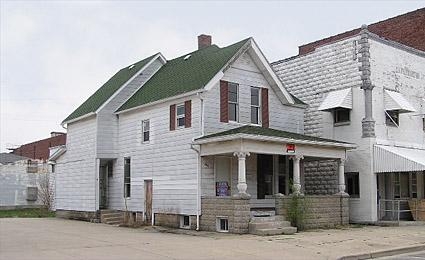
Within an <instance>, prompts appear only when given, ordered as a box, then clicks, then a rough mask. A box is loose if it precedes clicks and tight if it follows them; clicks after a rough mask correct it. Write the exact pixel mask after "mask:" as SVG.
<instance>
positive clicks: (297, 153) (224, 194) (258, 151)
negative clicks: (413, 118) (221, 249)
mask: <svg viewBox="0 0 425 260" xmlns="http://www.w3.org/2000/svg"><path fill="white" fill-rule="evenodd" d="M196 144H199V145H200V155H201V196H202V197H201V205H202V217H201V219H205V212H204V204H205V203H206V204H211V203H210V202H211V201H214V203H215V204H216V205H218V207H219V208H218V209H215V212H214V213H213V214H211V213H210V211H211V210H213V209H214V207H210V208H207V211H208V212H207V215H208V221H210V223H211V225H212V224H214V217H215V218H226V217H228V216H229V215H233V216H234V215H235V214H236V215H240V214H239V213H237V212H236V213H235V212H234V211H232V210H231V209H230V208H226V207H223V208H226V210H223V211H221V210H220V207H221V206H220V205H221V200H223V201H229V199H231V200H233V201H234V200H236V199H239V200H244V202H242V203H239V204H243V205H244V206H243V207H244V213H243V214H245V215H244V217H243V220H241V221H242V222H243V221H246V224H248V222H249V219H250V218H254V217H258V216H272V215H275V214H278V215H286V210H285V207H286V206H283V205H287V202H288V198H291V196H290V195H297V196H302V197H303V198H304V199H307V198H308V200H309V201H311V202H312V203H314V204H316V205H322V206H320V207H315V205H311V206H309V207H310V208H311V209H314V211H315V214H316V216H315V217H317V216H319V215H320V216H319V217H321V218H322V219H321V221H319V222H320V223H319V222H317V224H318V225H319V226H320V225H327V224H329V221H331V222H332V223H333V221H334V220H335V221H336V222H338V223H339V224H341V223H342V222H344V223H345V222H347V223H348V213H344V214H339V215H338V216H335V218H334V216H325V215H324V214H322V213H326V212H328V211H329V210H331V212H332V211H333V207H335V208H337V209H338V211H339V212H341V209H344V210H343V211H344V212H348V199H346V200H347V202H346V203H345V202H344V201H343V200H341V199H340V198H341V197H343V198H348V195H347V194H346V193H345V178H344V162H345V156H346V154H345V153H346V149H352V148H354V146H353V145H352V144H348V143H342V142H337V141H333V140H327V139H321V138H315V137H310V136H305V135H300V134H294V133H287V132H283V131H279V130H274V129H264V128H260V127H253V126H245V127H242V128H239V129H233V130H229V131H226V132H223V133H221V134H220V135H217V134H216V135H212V136H206V137H203V138H201V139H198V140H196ZM306 184H308V185H306ZM318 187H320V189H318ZM318 190H320V192H318ZM333 198H336V199H333ZM320 201H323V203H320ZM204 202H205V203H204ZM236 208H237V207H236ZM331 208H332V209H331ZM323 218H327V219H323ZM331 218H334V219H331ZM342 218H344V220H343V221H341V219H342ZM246 219H248V220H246ZM335 225H337V224H335ZM201 226H202V223H201ZM310 226H311V227H318V226H314V223H313V224H312V225H310ZM213 228H214V227H210V228H207V229H209V230H212V229H213ZM238 230H239V231H241V230H243V228H239V229H238Z"/></svg>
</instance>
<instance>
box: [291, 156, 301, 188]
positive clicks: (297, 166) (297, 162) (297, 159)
mask: <svg viewBox="0 0 425 260" xmlns="http://www.w3.org/2000/svg"><path fill="white" fill-rule="evenodd" d="M290 158H291V159H292V161H293V162H294V177H293V179H294V180H293V182H294V185H293V187H292V189H293V190H292V193H293V194H301V169H300V160H301V159H304V156H302V155H299V154H298V155H294V156H291V157H290Z"/></svg>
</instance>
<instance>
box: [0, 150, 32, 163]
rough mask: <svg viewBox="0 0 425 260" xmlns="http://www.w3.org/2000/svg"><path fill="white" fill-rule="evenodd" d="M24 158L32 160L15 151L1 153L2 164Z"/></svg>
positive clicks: (0, 161)
mask: <svg viewBox="0 0 425 260" xmlns="http://www.w3.org/2000/svg"><path fill="white" fill-rule="evenodd" d="M22 160H30V158H28V157H24V156H20V155H16V154H13V153H0V164H8V163H14V162H16V161H22Z"/></svg>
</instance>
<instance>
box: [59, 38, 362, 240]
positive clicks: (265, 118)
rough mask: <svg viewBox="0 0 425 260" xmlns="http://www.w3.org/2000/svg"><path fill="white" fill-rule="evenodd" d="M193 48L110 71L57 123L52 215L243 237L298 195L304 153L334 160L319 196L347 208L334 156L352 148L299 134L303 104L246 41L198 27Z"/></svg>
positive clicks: (312, 157) (311, 157)
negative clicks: (118, 215) (62, 129)
mask: <svg viewBox="0 0 425 260" xmlns="http://www.w3.org/2000/svg"><path fill="white" fill-rule="evenodd" d="M198 46H199V49H198V50H196V51H194V52H191V53H188V54H185V55H183V56H181V57H178V58H175V59H172V60H167V59H166V58H164V57H163V55H162V54H161V53H158V54H155V55H152V56H150V57H148V58H146V59H144V60H141V61H139V62H137V63H134V64H132V65H130V66H128V67H125V68H123V69H121V70H120V71H118V72H117V73H116V74H115V75H114V76H113V77H112V78H111V79H109V80H108V81H107V82H106V83H105V84H104V85H103V86H102V87H101V88H99V89H98V90H97V91H96V92H95V93H94V94H93V95H92V96H90V97H89V98H88V99H87V100H86V101H85V102H84V103H83V104H82V105H81V106H79V107H78V108H77V109H76V110H75V111H74V112H72V114H70V115H69V116H68V117H67V118H66V119H65V120H64V121H63V125H66V128H67V132H68V133H67V134H68V136H67V144H66V148H64V151H63V152H62V153H61V155H60V156H58V157H57V158H55V163H56V173H57V177H56V185H57V189H56V191H57V193H56V208H57V214H58V216H64V217H70V218H84V219H98V218H102V216H100V215H102V214H111V212H113V211H120V212H123V211H127V212H131V216H132V217H135V219H136V220H137V221H139V220H143V221H146V222H148V223H153V224H157V225H169V226H174V227H183V228H192V229H198V230H217V231H230V232H235V233H247V232H248V227H249V223H250V221H251V223H252V222H255V221H253V220H255V219H254V218H255V217H256V216H258V215H261V216H263V217H267V216H268V217H269V218H270V219H269V220H270V221H281V220H282V219H283V218H281V217H278V216H273V215H275V214H284V213H282V212H284V210H283V211H279V210H278V209H277V205H281V204H279V200H284V198H285V197H286V196H285V195H289V194H290V193H296V194H303V193H304V192H305V187H304V177H303V175H304V168H303V164H304V161H309V160H314V161H318V160H319V161H320V160H326V161H328V160H333V161H336V162H338V163H339V166H338V167H337V168H336V169H335V171H334V174H335V177H336V180H337V181H334V182H330V184H329V185H331V186H332V188H333V190H334V191H335V192H334V193H335V194H336V195H334V194H331V195H329V194H328V195H329V196H323V199H324V200H326V201H325V203H324V204H326V205H328V206H329V205H330V204H332V203H334V204H335V205H334V206H335V207H336V208H337V209H338V212H340V211H341V212H343V211H344V210H348V208H347V207H346V206H347V205H346V204H348V202H347V203H346V204H344V200H345V198H346V194H345V193H344V190H345V185H344V178H343V177H344V175H343V174H344V163H343V162H344V160H345V158H346V150H347V149H352V148H354V145H352V144H349V143H345V142H338V141H334V140H329V139H323V138H317V137H311V136H306V135H304V110H305V108H306V105H305V104H304V103H303V102H301V101H300V100H298V99H297V98H295V97H294V96H293V95H291V94H289V93H288V91H287V90H286V89H285V87H284V86H283V84H282V82H281V81H280V80H279V78H278V77H277V76H276V74H275V73H274V71H273V69H272V68H271V67H270V65H269V63H268V61H267V59H266V58H265V57H264V55H263V53H262V52H261V50H260V48H259V47H258V45H257V44H256V43H255V41H254V39H252V38H248V39H245V40H242V41H240V42H237V43H235V44H232V45H229V46H227V47H223V48H220V47H218V46H216V45H211V37H210V36H208V35H200V36H199V37H198ZM65 149H66V150H65ZM277 194H278V195H279V196H275V195H277ZM317 197H318V201H319V202H320V199H321V198H320V196H317ZM330 201H331V202H330ZM319 204H320V203H318V205H319ZM322 204H323V203H322ZM342 204H344V205H342ZM340 209H341V210H340ZM102 210H104V211H102ZM324 212H328V211H326V210H324ZM347 214H348V213H347ZM347 218H348V215H346V214H345V215H344V214H343V216H342V215H341V216H339V217H334V218H333V219H331V220H329V221H327V220H323V222H322V223H321V224H326V223H328V224H329V223H331V222H332V221H335V224H341V223H340V221H341V219H347ZM104 219H106V217H105V218H104ZM337 222H338V223H337ZM282 225H284V224H283V223H282ZM258 228H259V227H258ZM259 229H260V228H259Z"/></svg>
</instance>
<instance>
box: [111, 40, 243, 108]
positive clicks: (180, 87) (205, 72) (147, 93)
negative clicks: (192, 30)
mask: <svg viewBox="0 0 425 260" xmlns="http://www.w3.org/2000/svg"><path fill="white" fill-rule="evenodd" d="M249 39H250V38H247V39H245V40H242V41H240V42H237V43H235V44H232V45H230V46H227V47H224V48H219V47H218V46H217V45H211V46H209V47H206V48H203V49H200V50H197V51H194V52H192V53H189V54H186V55H183V56H181V57H178V58H175V59H173V60H170V61H167V63H166V64H165V65H164V66H162V67H161V68H160V69H159V71H158V72H157V73H155V75H153V76H152V78H150V79H149V80H148V81H147V82H146V83H145V84H144V85H143V87H142V88H140V89H139V90H138V91H137V92H136V93H135V94H134V95H133V96H132V97H131V98H130V99H129V100H127V102H126V103H124V104H123V105H122V106H121V107H120V108H119V109H118V110H117V111H123V110H127V109H130V108H133V107H137V106H140V105H144V104H148V103H151V102H154V101H158V100H161V99H165V98H168V97H172V96H177V95H180V94H184V93H188V92H191V91H195V90H198V89H202V88H203V87H205V85H206V84H207V83H208V82H209V81H210V80H211V79H212V78H213V77H214V76H215V75H216V74H217V73H218V72H219V71H220V70H221V69H222V68H223V67H224V66H225V65H226V63H228V62H229V61H230V60H231V59H232V57H233V56H235V54H237V53H238V51H239V50H240V49H241V48H242V46H244V44H245V43H246V42H248V41H249Z"/></svg>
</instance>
